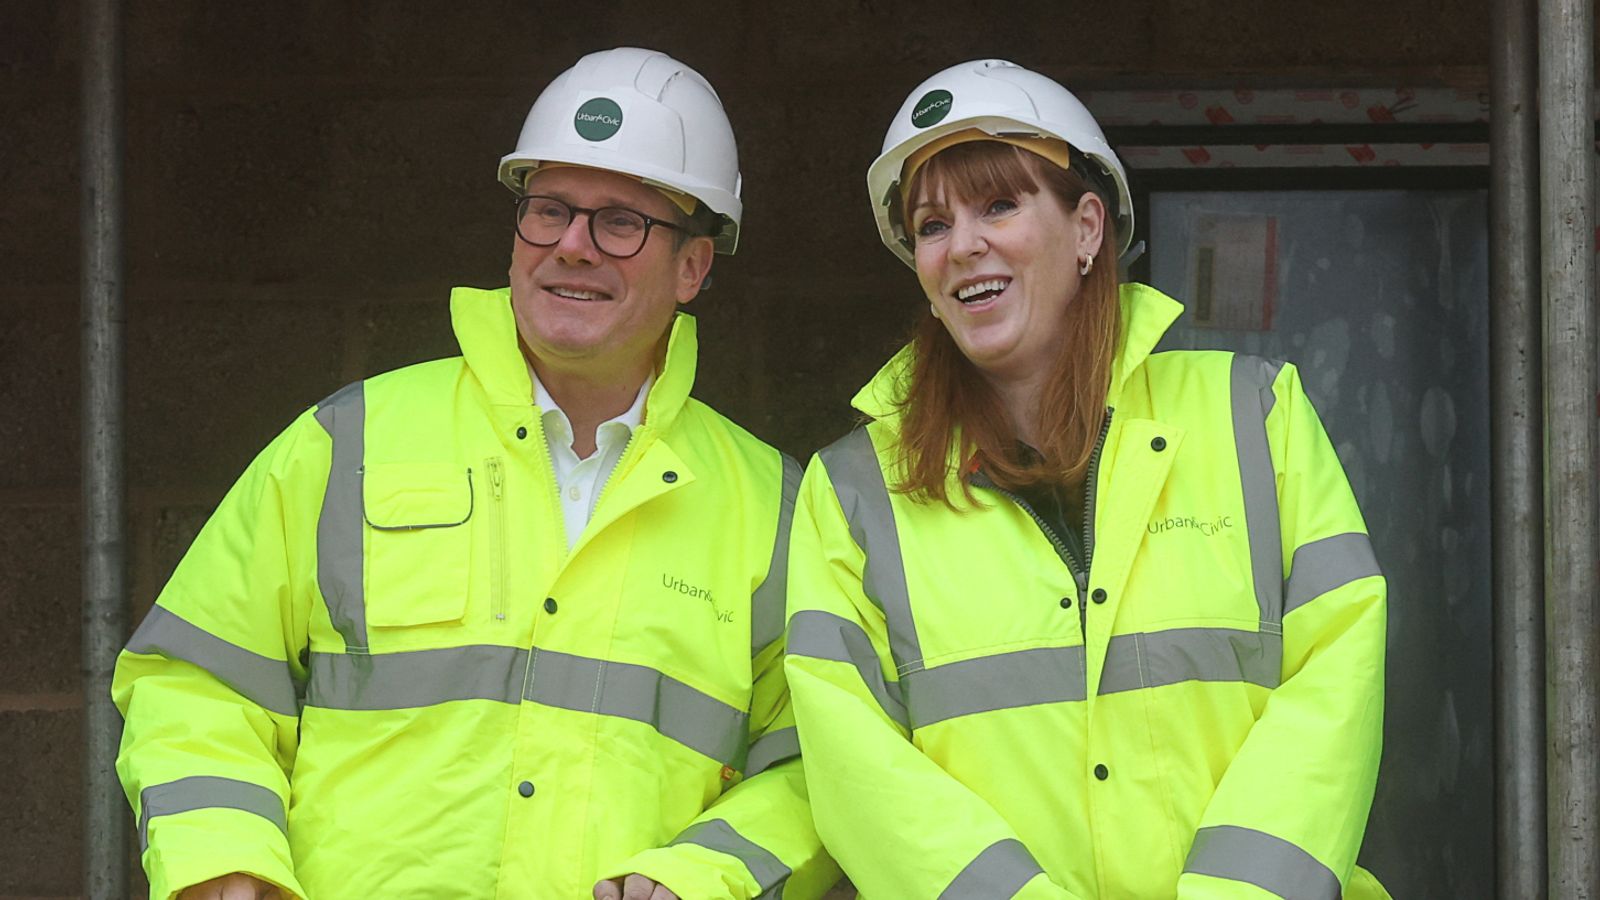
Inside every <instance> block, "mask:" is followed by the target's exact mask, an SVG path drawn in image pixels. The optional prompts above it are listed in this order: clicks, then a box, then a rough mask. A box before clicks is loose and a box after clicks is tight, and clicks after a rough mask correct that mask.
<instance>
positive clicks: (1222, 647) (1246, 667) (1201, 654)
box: [1099, 628, 1283, 695]
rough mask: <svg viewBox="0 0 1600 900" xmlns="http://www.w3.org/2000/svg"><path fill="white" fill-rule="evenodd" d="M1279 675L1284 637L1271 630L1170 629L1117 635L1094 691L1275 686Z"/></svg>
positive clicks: (1107, 650)
mask: <svg viewBox="0 0 1600 900" xmlns="http://www.w3.org/2000/svg"><path fill="white" fill-rule="evenodd" d="M1282 675H1283V636H1282V635H1281V634H1279V633H1278V632H1275V631H1242V630H1237V629H1232V628H1174V629H1171V630H1169V631H1151V632H1146V633H1143V634H1119V635H1115V636H1113V637H1112V638H1111V644H1110V646H1108V647H1107V648H1106V662H1105V667H1104V668H1103V669H1102V670H1101V672H1100V689H1099V693H1100V694H1102V695H1104V694H1115V693H1118V692H1121V691H1132V690H1138V689H1139V688H1149V687H1160V686H1162V685H1168V684H1178V683H1180V682H1185V681H1221V682H1235V683H1237V682H1244V683H1248V684H1258V685H1260V686H1262V687H1265V688H1275V687H1277V686H1278V682H1279V681H1280V680H1281V679H1282Z"/></svg>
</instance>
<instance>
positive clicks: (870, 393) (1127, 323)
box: [850, 284, 1183, 419]
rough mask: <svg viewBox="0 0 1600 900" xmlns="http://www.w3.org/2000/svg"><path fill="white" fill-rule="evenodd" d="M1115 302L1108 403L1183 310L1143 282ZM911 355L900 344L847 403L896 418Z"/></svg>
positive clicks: (1127, 288)
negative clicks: (1118, 312) (1116, 327)
mask: <svg viewBox="0 0 1600 900" xmlns="http://www.w3.org/2000/svg"><path fill="white" fill-rule="evenodd" d="M1118 303H1119V304H1120V306H1121V308H1122V338H1121V341H1120V342H1119V343H1118V345H1117V355H1116V359H1115V360H1114V361H1113V362H1112V366H1111V390H1110V391H1109V393H1108V394H1107V397H1106V405H1107V406H1116V405H1117V400H1118V398H1119V397H1121V396H1122V388H1123V386H1124V385H1126V384H1127V383H1128V379H1129V377H1130V376H1132V375H1133V373H1134V372H1136V371H1138V369H1139V367H1140V366H1142V365H1144V361H1145V360H1146V359H1148V358H1149V357H1150V354H1151V353H1152V352H1154V351H1155V348H1156V344H1157V343H1159V342H1160V341H1161V337H1162V335H1164V334H1166V333H1167V329H1168V328H1171V327H1172V323H1173V322H1176V321H1177V320H1178V316H1179V315H1181V314H1182V313H1183V305H1182V304H1180V303H1179V302H1178V301H1176V300H1174V299H1172V298H1171V297H1168V296H1167V295H1166V294H1163V293H1161V292H1160V291H1158V290H1156V289H1155V288H1153V287H1150V286H1148V285H1143V284H1124V285H1123V286H1122V289H1121V292H1120V295H1119V296H1118ZM911 357H912V349H911V345H909V344H907V345H906V346H904V347H902V348H900V351H899V352H897V353H896V354H895V355H894V356H893V357H891V358H890V359H889V361H888V362H887V363H885V364H884V366H883V368H881V369H879V370H878V374H876V375H874V376H873V377H872V380H871V381H868V382H867V383H866V385H865V386H864V387H862V388H861V390H860V391H857V392H856V395H855V397H854V398H853V399H852V400H851V401H850V404H851V405H852V406H854V407H855V408H856V409H858V410H860V411H861V412H863V413H866V414H867V415H868V416H871V417H872V418H874V419H894V418H897V417H898V410H899V406H900V401H901V399H902V398H904V396H905V383H906V380H907V379H908V378H910V375H911Z"/></svg>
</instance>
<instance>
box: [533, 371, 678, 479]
mask: <svg viewBox="0 0 1600 900" xmlns="http://www.w3.org/2000/svg"><path fill="white" fill-rule="evenodd" d="M532 362H533V371H534V373H535V374H537V375H538V376H539V383H540V384H543V385H544V389H545V390H546V391H549V392H550V398H551V399H552V400H554V401H555V402H556V405H557V406H559V407H561V411H562V412H564V413H566V414H567V420H568V421H569V422H571V423H572V450H573V452H574V453H576V454H577V455H578V458H579V459H587V458H588V457H589V456H590V455H592V454H593V453H594V451H595V430H596V429H598V428H599V427H600V423H601V422H606V421H610V420H611V419H615V418H616V417H617V416H620V415H622V414H623V413H625V412H627V411H628V407H630V406H632V405H633V401H634V400H635V399H637V398H638V396H639V388H640V387H642V386H643V385H644V380H645V379H646V378H648V377H649V375H650V370H651V367H652V363H651V361H650V360H649V359H644V360H641V361H640V362H639V363H638V364H636V365H634V366H631V367H629V368H627V369H624V370H620V371H616V372H606V373H597V372H585V371H568V370H563V369H561V368H558V367H553V366H549V365H546V364H545V363H543V362H541V361H540V360H539V359H537V358H535V359H534V360H533V361H532Z"/></svg>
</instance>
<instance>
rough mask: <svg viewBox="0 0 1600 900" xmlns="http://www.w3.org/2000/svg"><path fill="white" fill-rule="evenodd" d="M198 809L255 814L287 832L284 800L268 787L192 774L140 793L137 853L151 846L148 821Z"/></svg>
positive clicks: (287, 819) (156, 785)
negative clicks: (230, 810)
mask: <svg viewBox="0 0 1600 900" xmlns="http://www.w3.org/2000/svg"><path fill="white" fill-rule="evenodd" d="M197 809H237V810H241V811H243V812H247V813H254V814H255V815H258V816H260V817H261V818H263V819H266V820H267V821H268V822H271V823H272V824H274V825H276V826H278V830H279V831H281V832H283V833H284V835H285V836H287V835H288V834H289V816H288V815H287V814H286V813H285V812H284V811H283V799H282V798H281V797H279V796H278V795H277V793H276V792H275V791H273V790H272V789H271V788H264V787H262V786H261V785H259V784H251V783H250V782H248V781H236V780H235V779H232V778H219V777H217V776H214V775H193V776H190V777H188V778H180V779H178V780H177V781H169V782H167V783H166V784H153V785H151V786H149V787H147V788H145V789H144V790H142V791H140V792H139V852H140V853H143V852H144V851H145V850H148V849H149V848H150V820H151V819H154V818H155V817H156V816H172V815H177V814H178V813H186V812H192V811H194V810H197Z"/></svg>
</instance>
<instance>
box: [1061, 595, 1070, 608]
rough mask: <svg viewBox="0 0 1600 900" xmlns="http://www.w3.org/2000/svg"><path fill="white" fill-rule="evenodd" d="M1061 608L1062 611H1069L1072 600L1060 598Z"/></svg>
mask: <svg viewBox="0 0 1600 900" xmlns="http://www.w3.org/2000/svg"><path fill="white" fill-rule="evenodd" d="M1061 608H1062V609H1071V608H1072V598H1071V597H1062V598H1061Z"/></svg>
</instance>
